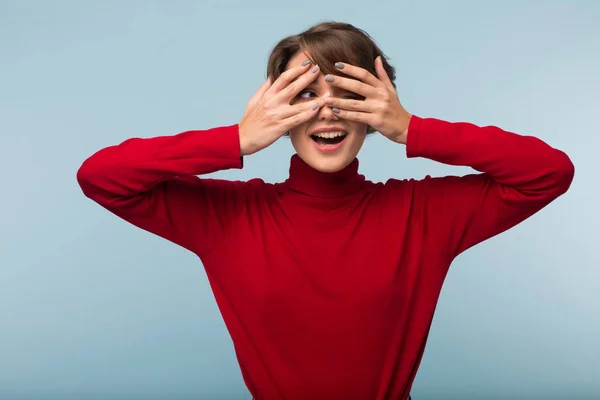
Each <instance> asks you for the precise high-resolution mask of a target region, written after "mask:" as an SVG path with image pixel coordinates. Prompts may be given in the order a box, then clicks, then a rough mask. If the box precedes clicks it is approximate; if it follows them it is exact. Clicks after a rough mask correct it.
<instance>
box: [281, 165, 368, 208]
mask: <svg viewBox="0 0 600 400" xmlns="http://www.w3.org/2000/svg"><path fill="white" fill-rule="evenodd" d="M364 182H365V177H364V176H363V175H360V174H359V173H358V159H356V158H355V159H354V160H353V161H352V162H351V163H350V164H348V165H347V166H346V167H345V168H344V169H342V170H340V171H337V172H321V171H317V170H316V169H314V168H313V167H311V166H310V165H308V164H306V163H305V162H304V161H303V160H302V159H301V158H300V157H299V156H298V154H294V155H293V156H292V158H291V160H290V176H289V178H288V179H287V180H286V181H285V184H286V185H287V186H288V187H289V188H290V189H292V190H294V191H296V192H300V193H304V194H306V195H308V196H313V197H329V198H332V197H343V196H346V195H349V194H352V193H355V192H357V191H359V190H360V189H361V188H362V187H363V185H364Z"/></svg>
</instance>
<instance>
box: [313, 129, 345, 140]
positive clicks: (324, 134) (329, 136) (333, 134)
mask: <svg viewBox="0 0 600 400" xmlns="http://www.w3.org/2000/svg"><path fill="white" fill-rule="evenodd" d="M344 135H346V132H342V131H338V132H319V133H315V136H318V137H322V138H326V139H333V138H335V137H338V136H344Z"/></svg>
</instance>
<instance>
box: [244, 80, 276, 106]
mask: <svg viewBox="0 0 600 400" xmlns="http://www.w3.org/2000/svg"><path fill="white" fill-rule="evenodd" d="M271 83H272V81H271V77H270V76H269V77H268V78H267V80H266V81H264V82H263V84H262V85H260V87H259V88H258V90H257V91H256V93H254V95H253V96H252V97H251V98H250V101H249V103H250V104H254V103H256V102H257V101H258V100H259V99H260V98H261V97H262V96H263V94H265V92H266V91H267V90H268V89H269V88H270V87H271Z"/></svg>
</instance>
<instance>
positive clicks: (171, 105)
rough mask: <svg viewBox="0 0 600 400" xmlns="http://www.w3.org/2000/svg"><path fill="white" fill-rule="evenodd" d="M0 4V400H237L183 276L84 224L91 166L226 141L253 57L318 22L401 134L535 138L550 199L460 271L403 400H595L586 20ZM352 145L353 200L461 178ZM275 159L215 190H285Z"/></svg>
mask: <svg viewBox="0 0 600 400" xmlns="http://www.w3.org/2000/svg"><path fill="white" fill-rule="evenodd" d="M568 3H569V2H567V1H562V2H559V1H525V2H517V1H494V2H491V1H488V2H475V1H473V2H464V1H463V2H450V1H448V2H446V1H437V2H436V1H419V2H417V1H397V0H395V1H389V2H384V1H362V2H353V1H337V2H332V1H327V2H317V1H306V0H305V1H297V2H284V1H279V2H266V1H241V0H240V1H222V0H221V1H216V0H215V1H196V2H193V1H176V2H167V1H162V2H159V1H123V2H121V1H103V2H99V1H95V2H94V1H53V2H45V1H41V0H40V1H37V2H32V1H16V0H14V1H6V0H3V1H0V71H1V74H0V171H1V173H2V180H1V182H2V189H1V196H0V202H1V208H0V210H1V211H0V399H7V400H9V399H61V400H70V399H78V400H84V399H85V400H94V399H111V400H117V399H128V400H135V399H192V398H194V399H249V398H250V395H249V393H248V391H247V389H246V388H245V386H244V384H243V381H242V378H241V374H240V371H239V367H238V365H237V362H236V359H235V356H234V352H233V348H232V345H231V339H230V337H229V335H228V333H227V331H226V329H225V326H224V324H223V322H222V319H221V317H220V314H219V312H218V310H217V308H216V305H215V302H214V298H213V296H212V293H211V292H210V289H209V286H208V284H207V281H206V276H205V273H204V271H203V269H202V265H201V264H200V263H199V261H198V259H197V258H196V257H195V256H194V255H193V254H191V253H189V252H187V251H185V250H183V249H181V248H179V247H178V246H176V245H173V244H171V243H169V242H167V241H165V240H163V239H160V238H158V237H156V236H153V235H151V234H148V233H146V232H143V231H141V230H138V229H137V228H134V227H133V226H131V225H128V224H127V223H125V222H123V221H121V220H119V219H118V218H116V217H114V216H113V215H111V214H109V213H108V212H107V211H105V210H103V209H101V208H100V207H99V206H97V205H95V204H94V203H93V202H91V201H90V200H88V199H86V198H85V197H84V196H83V195H82V193H81V192H80V189H79V187H78V186H77V182H76V180H75V173H76V171H77V168H78V167H79V165H80V164H81V162H82V161H83V160H84V159H85V158H86V157H88V156H89V155H91V154H92V153H93V152H95V151H96V150H98V149H100V148H102V147H105V146H108V145H112V144H116V143H120V142H121V141H123V140H125V139H127V138H129V137H132V136H137V137H149V136H157V135H167V134H174V133H178V132H180V131H183V130H187V129H203V128H209V127H213V126H218V125H229V124H233V123H237V122H238V121H239V119H240V118H241V116H242V114H243V111H244V109H245V106H246V103H247V101H248V99H249V98H250V96H251V95H252V94H253V93H254V91H255V90H256V89H257V87H258V86H259V85H260V84H261V83H262V82H263V80H264V78H265V63H266V60H267V56H268V53H269V50H270V49H271V48H272V46H273V45H275V43H276V42H277V41H278V40H280V39H281V38H283V37H284V36H287V35H289V34H294V33H297V32H300V31H302V30H304V29H306V28H308V27H309V26H310V25H312V24H313V23H316V22H319V21H322V20H325V19H334V20H340V21H345V22H350V23H353V24H355V25H356V26H358V27H360V28H363V29H365V30H366V31H367V32H369V33H370V34H371V35H372V36H373V37H374V38H375V40H376V41H377V42H378V43H379V44H380V45H381V47H382V48H383V50H384V51H385V52H386V54H387V55H388V56H390V57H391V62H392V63H393V65H395V66H396V67H397V75H398V79H397V84H398V88H399V95H400V98H401V99H402V101H403V103H404V105H405V106H406V108H407V109H408V110H409V111H411V112H412V113H414V114H417V115H420V116H425V117H436V118H442V119H447V120H453V121H458V120H461V121H469V122H474V123H477V124H481V125H487V124H493V125H498V126H501V127H503V128H505V129H508V130H513V131H516V132H519V133H524V134H528V135H534V136H538V137H540V138H542V139H543V140H545V141H546V142H548V143H549V144H550V145H552V146H555V147H558V148H560V149H562V150H564V151H566V152H567V153H568V154H569V156H570V157H571V158H572V160H573V162H574V164H575V166H576V176H575V180H574V182H573V185H572V187H571V189H570V191H569V192H568V193H567V195H565V196H563V197H561V198H560V199H558V200H557V201H555V202H554V203H552V204H551V205H550V206H549V207H547V208H546V209H544V210H543V211H542V212H540V213H539V214H537V215H535V216H534V217H532V218H531V219H529V220H528V221H526V222H525V223H523V224H521V225H519V226H518V227H516V228H514V229H512V230H511V231H509V232H507V233H504V234H502V235H500V236H498V237H496V238H494V239H492V240H489V241H488V242H485V243H483V244H480V245H479V246H477V247H475V248H473V249H471V250H470V251H468V252H467V253H465V254H463V255H461V256H460V257H459V258H458V259H457V260H456V261H455V263H454V265H453V267H452V269H451V272H450V274H449V276H448V278H447V280H446V283H445V286H444V289H443V292H442V295H441V298H440V303H439V306H438V309H437V312H436V316H435V320H434V323H433V327H432V331H431V335H430V338H429V342H428V346H427V349H426V352H425V356H424V358H423V362H422V364H421V368H420V370H419V373H418V376H417V379H416V381H415V384H414V387H413V391H412V393H413V396H414V399H415V400H424V399H459V398H460V399H486V400H487V399H508V398H514V399H571V400H574V399H591V398H600V372H599V371H600V366H599V365H600V298H599V294H600V257H599V255H598V251H597V247H596V246H597V245H598V229H599V228H600V218H599V216H598V198H599V195H600V193H599V190H598V189H599V186H600V184H599V178H598V173H599V172H600V170H599V168H598V163H597V160H598V158H599V156H598V147H599V145H600V139H599V136H600V123H599V122H598V119H599V117H600V100H599V99H598V96H599V93H600V22H599V21H600V3H599V2H593V1H575V2H571V3H572V4H568ZM404 151H405V150H404V147H402V146H400V145H395V144H392V143H391V142H390V141H388V140H386V139H384V138H382V137H381V136H377V137H372V138H370V139H369V140H368V141H367V143H366V144H365V147H364V149H363V151H362V152H361V154H360V156H359V158H360V160H361V172H362V173H364V174H365V175H367V177H368V178H370V179H372V180H375V181H383V180H385V179H387V178H388V177H398V178H403V177H417V178H420V177H423V176H424V175H426V174H432V175H442V174H454V173H459V174H462V173H465V172H470V170H469V169H467V168H453V167H448V166H444V165H441V164H437V163H434V162H432V161H429V160H422V159H417V160H407V159H406V157H405V152H404ZM291 154H292V147H291V144H290V143H289V141H288V140H287V139H282V140H281V141H279V142H277V143H276V144H275V145H273V146H272V147H269V148H268V149H266V150H264V151H262V152H260V153H258V154H256V155H254V156H251V157H249V158H247V159H246V161H245V162H246V166H245V168H244V169H243V170H242V171H227V172H223V173H218V174H216V176H219V177H225V178H235V179H248V178H251V177H257V176H258V177H262V178H264V179H265V180H266V181H278V180H282V179H285V177H286V174H287V168H288V162H289V157H290V156H291Z"/></svg>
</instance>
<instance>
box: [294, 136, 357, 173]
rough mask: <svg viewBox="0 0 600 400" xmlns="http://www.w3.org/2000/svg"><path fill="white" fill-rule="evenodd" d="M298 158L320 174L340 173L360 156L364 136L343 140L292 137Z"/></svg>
mask: <svg viewBox="0 0 600 400" xmlns="http://www.w3.org/2000/svg"><path fill="white" fill-rule="evenodd" d="M291 139H292V144H293V146H294V149H295V150H296V153H297V154H298V156H299V157H300V158H301V159H302V161H304V162H305V163H306V164H308V165H309V166H310V167H312V168H314V169H315V170H317V171H320V172H328V173H332V172H338V171H340V170H342V169H344V168H346V167H347V166H348V165H349V164H350V163H351V162H352V161H354V159H355V158H356V155H357V154H358V152H359V150H360V148H361V147H362V144H363V142H364V135H355V134H346V135H343V137H342V139H341V140H340V138H339V137H338V138H333V139H325V140H322V139H317V138H315V137H314V135H310V136H308V135H306V134H300V135H291Z"/></svg>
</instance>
